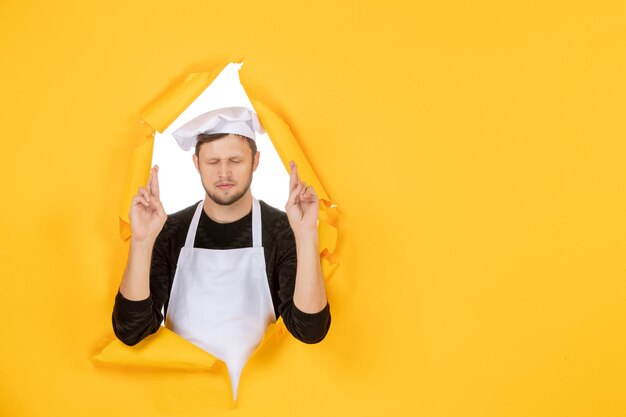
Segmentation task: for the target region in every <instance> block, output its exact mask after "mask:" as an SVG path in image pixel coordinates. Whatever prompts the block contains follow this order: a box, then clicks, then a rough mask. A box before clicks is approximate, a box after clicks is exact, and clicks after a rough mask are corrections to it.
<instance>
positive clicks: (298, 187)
mask: <svg viewBox="0 0 626 417" xmlns="http://www.w3.org/2000/svg"><path fill="white" fill-rule="evenodd" d="M301 189H302V184H301V183H300V184H297V185H296V188H295V189H294V190H293V192H292V193H291V194H289V199H288V200H287V206H293V205H296V204H297V203H298V197H299V195H300V191H301Z"/></svg>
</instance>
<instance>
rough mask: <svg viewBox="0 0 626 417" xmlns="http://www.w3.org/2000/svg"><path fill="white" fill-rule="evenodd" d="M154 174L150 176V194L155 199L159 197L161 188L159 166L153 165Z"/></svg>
mask: <svg viewBox="0 0 626 417" xmlns="http://www.w3.org/2000/svg"><path fill="white" fill-rule="evenodd" d="M153 169H154V175H153V176H152V188H151V190H152V195H153V196H155V197H156V198H157V199H160V198H161V189H160V187H159V166H158V165H155V166H154V168H153Z"/></svg>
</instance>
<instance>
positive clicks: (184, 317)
mask: <svg viewBox="0 0 626 417" xmlns="http://www.w3.org/2000/svg"><path fill="white" fill-rule="evenodd" d="M263 132H264V131H263V128H262V126H261V125H260V122H259V120H258V117H257V115H256V114H255V113H254V112H253V111H252V110H251V109H248V108H246V107H227V108H221V109H217V110H213V111H209V112H207V113H204V114H201V115H200V116H198V117H196V118H194V119H192V120H191V121H189V122H187V123H186V124H184V125H183V126H181V127H180V128H178V129H177V130H175V131H174V132H173V136H174V138H175V139H176V141H177V142H178V144H179V145H180V147H181V148H183V149H184V150H190V149H194V148H195V153H194V154H193V163H194V164H195V167H196V169H197V171H198V173H199V175H200V180H201V182H202V185H203V187H204V190H205V197H204V200H202V201H199V202H198V203H195V204H193V205H191V206H189V207H187V208H185V209H183V210H181V211H179V212H176V213H173V214H170V215H167V214H166V213H165V211H164V209H163V206H162V204H161V201H160V195H159V180H158V167H157V166H154V167H153V168H152V170H151V172H150V178H149V180H148V183H147V185H146V186H145V187H141V188H139V190H138V192H137V195H135V196H134V198H133V200H132V205H131V208H130V224H131V228H132V237H131V240H130V252H129V256H128V262H127V264H126V269H125V271H124V276H123V278H122V281H121V284H120V287H119V290H118V293H117V295H116V297H115V305H114V308H113V315H112V321H113V329H114V332H115V334H116V336H117V337H118V338H119V339H120V340H121V341H122V342H124V343H126V344H128V345H134V344H136V343H138V342H139V341H141V340H142V339H144V338H145V337H146V336H148V335H150V334H152V333H155V332H156V331H157V330H158V329H159V327H160V325H161V323H162V321H163V314H162V313H161V310H162V308H163V307H164V313H165V326H166V327H168V328H169V329H171V330H172V331H174V332H175V333H177V334H178V335H180V336H181V337H183V338H185V339H187V340H188V341H190V342H191V343H193V344H195V345H196V346H198V347H200V348H202V349H204V350H206V351H207V352H209V353H211V354H212V355H213V356H215V357H217V358H219V359H221V360H222V361H224V362H225V363H226V365H227V368H228V372H229V376H230V380H231V384H232V390H233V396H234V398H236V396H237V388H238V384H239V377H240V375H241V372H242V370H243V367H244V365H245V364H246V362H247V360H248V358H249V357H250V355H251V354H252V352H253V351H254V350H255V348H256V347H257V346H258V345H259V343H260V342H261V340H262V338H263V335H264V333H265V330H266V329H267V326H268V325H269V324H270V323H273V322H275V321H276V319H277V318H278V317H279V316H282V317H283V321H284V323H285V326H286V328H287V329H288V330H289V332H290V333H291V334H292V335H293V336H294V337H296V338H297V339H298V340H300V341H302V342H305V343H317V342H319V341H321V340H322V339H323V338H324V337H325V336H326V333H327V332H328V329H329V326H330V321H331V316H330V308H329V305H328V301H327V298H326V288H325V285H324V279H323V276H322V269H321V265H320V261H319V255H318V232H317V220H318V207H319V200H318V198H317V196H316V194H315V190H314V189H313V187H311V186H310V185H307V184H305V183H304V182H302V181H301V180H300V178H299V176H298V171H297V166H296V165H295V163H293V162H291V164H290V169H291V173H290V181H289V198H288V201H287V203H286V205H285V211H284V212H283V211H281V210H278V209H276V208H274V207H271V206H269V205H268V204H266V203H265V202H263V201H259V200H257V199H256V198H254V196H253V195H252V193H251V190H250V184H251V182H252V176H253V173H254V171H255V170H256V168H257V166H258V164H259V157H260V153H259V152H258V151H257V149H256V142H255V140H256V136H255V134H256V133H263Z"/></svg>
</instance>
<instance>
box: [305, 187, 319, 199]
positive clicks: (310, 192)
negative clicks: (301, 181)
mask: <svg viewBox="0 0 626 417" xmlns="http://www.w3.org/2000/svg"><path fill="white" fill-rule="evenodd" d="M304 198H305V199H306V200H307V201H315V199H317V194H316V193H315V189H314V188H313V186H312V185H309V186H308V187H307V188H306V190H305V192H304Z"/></svg>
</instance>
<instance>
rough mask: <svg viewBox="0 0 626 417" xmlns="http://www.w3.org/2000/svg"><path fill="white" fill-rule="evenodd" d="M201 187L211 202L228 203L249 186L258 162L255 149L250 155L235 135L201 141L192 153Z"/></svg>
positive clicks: (245, 143)
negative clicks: (198, 148) (194, 152)
mask: <svg viewBox="0 0 626 417" xmlns="http://www.w3.org/2000/svg"><path fill="white" fill-rule="evenodd" d="M193 161H194V163H195V165H196V169H197V170H198V172H199V173H200V180H201V181H202V185H203V186H204V190H205V191H206V193H207V195H208V196H209V198H211V200H213V201H214V202H215V203H217V204H219V205H222V206H228V205H231V204H233V203H235V202H237V201H239V199H240V198H241V197H243V196H244V195H245V194H246V193H247V192H248V190H249V189H250V184H251V183H252V173H253V172H254V171H255V170H256V167H257V165H258V164H259V152H257V153H256V155H255V156H254V158H252V152H251V151H250V146H249V145H248V143H247V140H246V139H242V138H240V137H237V136H235V135H228V136H225V137H223V138H220V139H217V140H214V141H211V142H207V143H204V144H202V145H201V146H200V151H199V152H198V156H196V155H195V154H194V155H193Z"/></svg>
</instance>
